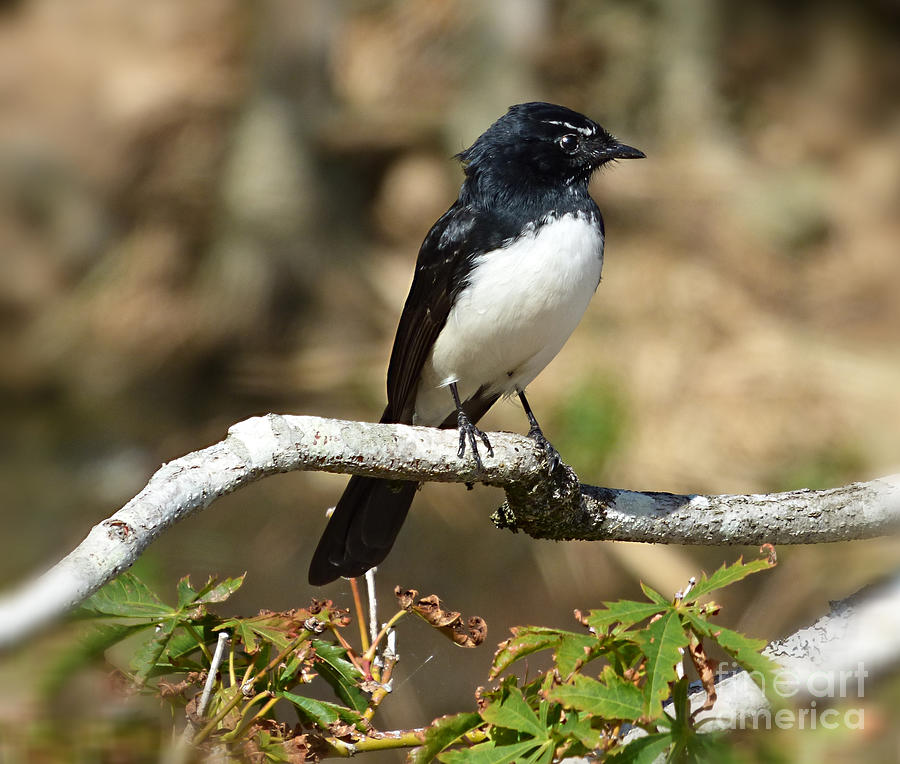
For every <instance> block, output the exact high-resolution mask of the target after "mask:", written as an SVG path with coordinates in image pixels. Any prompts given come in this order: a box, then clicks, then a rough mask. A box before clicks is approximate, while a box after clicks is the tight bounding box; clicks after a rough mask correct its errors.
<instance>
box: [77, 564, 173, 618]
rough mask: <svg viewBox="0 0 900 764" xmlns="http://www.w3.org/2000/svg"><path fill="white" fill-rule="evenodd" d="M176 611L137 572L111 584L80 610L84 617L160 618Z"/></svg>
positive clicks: (123, 576)
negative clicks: (136, 574)
mask: <svg viewBox="0 0 900 764" xmlns="http://www.w3.org/2000/svg"><path fill="white" fill-rule="evenodd" d="M173 612H174V611H173V610H172V608H171V607H169V606H168V605H166V604H164V603H163V602H162V601H161V600H160V599H159V597H157V596H156V595H155V594H154V593H153V592H152V591H151V590H150V588H149V587H148V586H147V585H146V584H145V583H144V582H143V581H141V580H140V579H139V578H138V577H137V576H135V575H134V574H133V573H123V574H122V575H120V576H119V577H118V578H116V579H113V580H112V581H110V582H109V583H108V584H107V585H106V586H104V587H103V588H102V589H100V591H98V592H96V593H95V594H94V595H93V596H92V597H90V598H89V599H87V600H85V602H84V603H83V604H82V605H81V607H80V608H79V609H78V615H81V616H91V617H93V616H119V617H121V618H144V619H150V620H153V619H158V618H164V617H165V616H167V615H171V614H172V613H173Z"/></svg>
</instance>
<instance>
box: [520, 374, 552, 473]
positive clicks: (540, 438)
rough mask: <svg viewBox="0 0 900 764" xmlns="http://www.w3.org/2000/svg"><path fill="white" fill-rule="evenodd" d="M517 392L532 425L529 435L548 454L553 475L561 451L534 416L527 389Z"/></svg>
mask: <svg viewBox="0 0 900 764" xmlns="http://www.w3.org/2000/svg"><path fill="white" fill-rule="evenodd" d="M516 392H517V393H518V394H519V400H520V401H522V408H523V409H525V416H527V417H528V424H530V425H531V427H530V428H529V430H528V437H529V438H531V439H532V440H533V441H534V442H535V443H537V444H538V447H539V448H541V449H543V451H544V453H545V454H547V461H548V462H549V463H550V474H551V475H552V474H553V473H554V471H555V470H556V468H557V467H559V464H560V458H559V451H557V450H556V449H555V448H554V447H553V445H552V444H551V443H550V441H549V440H547V438H545V437H544V433H543V432H542V431H541V426H540V425H539V424H538V423H537V419H535V418H534V413H532V411H531V406H529V405H528V399H527V398H526V397H525V391H524V390H516Z"/></svg>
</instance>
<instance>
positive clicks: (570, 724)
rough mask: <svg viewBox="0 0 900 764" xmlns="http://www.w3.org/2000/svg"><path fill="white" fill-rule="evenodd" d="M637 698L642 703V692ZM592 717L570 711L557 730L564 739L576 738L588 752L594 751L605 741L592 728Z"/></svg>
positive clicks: (599, 732) (598, 732) (599, 731)
mask: <svg viewBox="0 0 900 764" xmlns="http://www.w3.org/2000/svg"><path fill="white" fill-rule="evenodd" d="M635 689H636V688H635ZM637 698H638V703H641V701H642V700H643V696H642V695H641V692H640V690H638V695H637ZM591 717H592V714H590V713H588V712H586V711H585V712H581V711H575V712H573V711H570V712H569V713H568V714H567V715H566V721H565V723H563V724H561V725H560V726H559V727H558V728H557V730H558V732H559V734H560V735H562V736H563V737H569V738H575V739H576V740H577V741H578V742H579V743H581V744H582V745H583V746H584V747H585V748H586V749H587V750H588V751H593V750H594V749H595V748H599V746H600V743H601V742H602V740H603V732H602V731H601V730H597V729H594V728H593V727H592V726H591ZM621 718H624V717H621Z"/></svg>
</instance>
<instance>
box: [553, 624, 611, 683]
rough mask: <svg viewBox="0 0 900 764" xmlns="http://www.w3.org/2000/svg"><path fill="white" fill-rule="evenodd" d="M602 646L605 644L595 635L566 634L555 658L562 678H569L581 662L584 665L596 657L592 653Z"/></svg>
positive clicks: (560, 642)
mask: <svg viewBox="0 0 900 764" xmlns="http://www.w3.org/2000/svg"><path fill="white" fill-rule="evenodd" d="M602 645H603V643H602V642H600V640H598V639H597V637H595V636H594V635H593V634H573V633H569V634H566V635H565V636H564V637H563V638H562V639H561V640H560V641H559V647H557V648H556V654H555V656H554V657H555V660H556V667H557V668H558V669H559V673H560V676H562V677H567V676H569V674H571V673H572V672H573V671H574V670H575V667H576V666H577V665H578V664H579V662H581V663H582V664H584V663H587V662H588V661H589V660H591V659H592V658H594V657H596V656H595V655H592V653H593V652H594V651H595V650H597V649H599V648H600V647H602Z"/></svg>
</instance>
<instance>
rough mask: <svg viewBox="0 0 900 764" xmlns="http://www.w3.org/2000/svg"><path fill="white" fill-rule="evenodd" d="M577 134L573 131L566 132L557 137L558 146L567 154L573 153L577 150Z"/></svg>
mask: <svg viewBox="0 0 900 764" xmlns="http://www.w3.org/2000/svg"><path fill="white" fill-rule="evenodd" d="M578 143H579V141H578V136H577V135H575V134H574V133H566V135H564V136H563V137H562V138H560V139H559V147H560V148H561V149H562V150H563V151H565V152H566V153H567V154H574V153H575V152H576V151H578Z"/></svg>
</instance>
